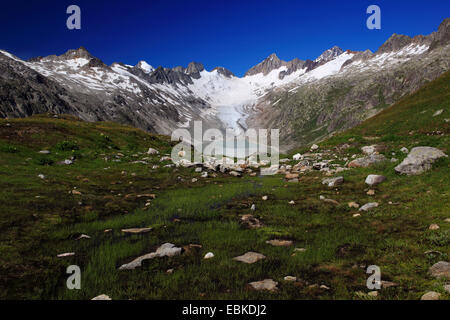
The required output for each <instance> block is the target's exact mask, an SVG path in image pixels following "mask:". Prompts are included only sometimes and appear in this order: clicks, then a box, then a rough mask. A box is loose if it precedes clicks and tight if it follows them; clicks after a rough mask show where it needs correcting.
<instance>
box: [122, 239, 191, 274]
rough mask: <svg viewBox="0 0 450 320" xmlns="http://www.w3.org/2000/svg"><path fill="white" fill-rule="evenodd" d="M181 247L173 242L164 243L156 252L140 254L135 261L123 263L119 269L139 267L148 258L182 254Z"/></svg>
mask: <svg viewBox="0 0 450 320" xmlns="http://www.w3.org/2000/svg"><path fill="white" fill-rule="evenodd" d="M181 250H182V249H181V248H177V247H175V245H174V244H172V243H164V244H163V245H162V246H160V247H159V248H158V249H156V251H155V252H152V253H148V254H145V255H143V256H140V257H138V258H136V259H134V260H133V261H131V262H129V263H126V264H123V265H122V266H121V267H120V268H119V270H133V269H136V268H137V267H140V266H142V261H144V260H147V259H153V258H156V257H173V256H176V255H180V254H181Z"/></svg>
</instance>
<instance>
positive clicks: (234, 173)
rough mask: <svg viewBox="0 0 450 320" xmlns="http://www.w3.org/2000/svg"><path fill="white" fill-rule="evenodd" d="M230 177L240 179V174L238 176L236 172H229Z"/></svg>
mask: <svg viewBox="0 0 450 320" xmlns="http://www.w3.org/2000/svg"><path fill="white" fill-rule="evenodd" d="M230 176H233V177H241V176H242V174H240V173H239V172H236V171H231V172H230Z"/></svg>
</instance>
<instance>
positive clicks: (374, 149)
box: [361, 145, 381, 155]
mask: <svg viewBox="0 0 450 320" xmlns="http://www.w3.org/2000/svg"><path fill="white" fill-rule="evenodd" d="M380 150H381V147H380V146H378V145H371V146H365V147H362V148H361V151H362V152H363V153H364V154H366V155H372V154H374V153H376V152H379V151H380Z"/></svg>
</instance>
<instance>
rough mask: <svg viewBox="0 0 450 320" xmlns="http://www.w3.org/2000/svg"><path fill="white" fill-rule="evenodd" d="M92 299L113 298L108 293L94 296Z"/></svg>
mask: <svg viewBox="0 0 450 320" xmlns="http://www.w3.org/2000/svg"><path fill="white" fill-rule="evenodd" d="M91 300H112V299H111V298H110V297H109V296H107V295H106V294H101V295H99V296H96V297H95V298H92V299H91Z"/></svg>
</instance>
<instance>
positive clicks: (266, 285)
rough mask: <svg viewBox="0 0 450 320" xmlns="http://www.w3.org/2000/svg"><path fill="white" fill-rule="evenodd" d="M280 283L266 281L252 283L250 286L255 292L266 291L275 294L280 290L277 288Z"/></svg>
mask: <svg viewBox="0 0 450 320" xmlns="http://www.w3.org/2000/svg"><path fill="white" fill-rule="evenodd" d="M277 285H278V282H276V281H273V280H272V279H265V280H262V281H255V282H250V283H249V286H250V287H251V288H252V289H254V290H258V291H261V290H266V291H270V292H275V291H277V290H278V288H277Z"/></svg>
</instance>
